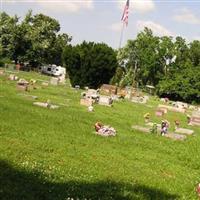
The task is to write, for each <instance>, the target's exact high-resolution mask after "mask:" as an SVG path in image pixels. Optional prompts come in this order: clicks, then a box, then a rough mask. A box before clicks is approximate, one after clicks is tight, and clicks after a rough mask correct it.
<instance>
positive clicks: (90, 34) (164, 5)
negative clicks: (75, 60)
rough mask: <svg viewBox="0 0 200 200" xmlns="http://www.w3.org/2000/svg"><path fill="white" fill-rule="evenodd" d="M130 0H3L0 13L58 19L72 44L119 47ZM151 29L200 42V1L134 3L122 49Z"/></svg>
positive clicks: (146, 0) (132, 0)
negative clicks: (128, 42)
mask: <svg viewBox="0 0 200 200" xmlns="http://www.w3.org/2000/svg"><path fill="white" fill-rule="evenodd" d="M125 4H126V0H0V10H1V11H5V12H6V13H8V14H9V15H15V14H16V15H17V16H20V17H21V18H23V17H24V16H25V14H26V13H27V11H28V10H30V9H31V10H32V11H33V14H37V13H43V14H46V15H48V16H50V17H53V18H55V19H57V20H58V21H59V23H60V25H61V32H62V33H67V34H69V35H70V36H72V44H74V45H75V44H79V43H81V42H82V41H83V40H86V41H94V42H104V43H107V44H108V45H109V46H111V47H113V48H116V49H117V48H118V47H119V43H120V35H121V30H122V25H123V23H122V22H121V17H122V14H123V10H124V7H125ZM144 27H149V28H151V29H152V30H153V32H154V34H155V35H158V36H163V35H167V36H173V37H176V36H182V37H184V38H185V39H186V41H187V42H190V41H192V40H195V39H199V40H200V0H130V6H129V19H128V26H127V27H125V28H124V31H123V40H122V46H124V45H125V44H126V42H127V40H128V39H135V38H136V35H137V34H138V33H139V32H140V31H142V30H143V29H144Z"/></svg>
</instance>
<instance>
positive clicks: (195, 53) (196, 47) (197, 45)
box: [189, 40, 200, 66]
mask: <svg viewBox="0 0 200 200" xmlns="http://www.w3.org/2000/svg"><path fill="white" fill-rule="evenodd" d="M189 46H190V50H189V58H190V60H191V62H192V64H193V66H199V65H200V41H198V40H194V41H193V42H191V43H190V44H189Z"/></svg>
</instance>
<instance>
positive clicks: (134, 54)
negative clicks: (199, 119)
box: [0, 11, 200, 103]
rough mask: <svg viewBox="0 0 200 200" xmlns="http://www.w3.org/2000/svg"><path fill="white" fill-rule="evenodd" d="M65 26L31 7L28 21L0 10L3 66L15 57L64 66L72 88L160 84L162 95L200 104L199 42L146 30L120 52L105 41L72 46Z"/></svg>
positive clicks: (0, 44)
mask: <svg viewBox="0 0 200 200" xmlns="http://www.w3.org/2000/svg"><path fill="white" fill-rule="evenodd" d="M71 41H72V37H71V36H69V35H68V34H66V33H62V34H61V33H60V24H59V22H58V21H57V20H56V19H53V18H51V17H49V16H46V15H44V14H36V15H33V13H32V11H29V12H28V13H27V14H26V16H25V17H24V19H21V18H19V17H18V16H9V15H8V14H7V13H5V12H2V13H0V65H1V64H4V63H5V62H8V60H10V61H14V62H15V63H19V62H29V63H32V65H33V66H35V67H37V66H39V65H41V64H56V65H62V66H65V67H66V69H67V72H68V75H69V78H70V81H71V84H72V86H75V85H80V86H81V87H84V86H89V87H91V88H97V87H99V86H100V85H101V84H103V83H111V84H115V85H117V86H119V87H125V86H134V87H136V86H139V87H142V88H144V87H145V86H146V85H152V86H155V87H156V93H157V94H158V95H159V96H162V97H169V98H170V99H173V100H183V101H187V102H196V103H199V102H200V70H199V69H200V41H198V40H194V41H192V42H190V43H189V44H188V43H187V42H186V40H185V39H184V38H182V37H180V36H178V37H176V38H172V37H168V36H163V37H158V36H155V35H154V34H153V32H152V31H151V30H150V29H148V28H145V29H144V30H143V31H141V32H140V33H138V35H137V37H136V38H135V39H133V40H128V41H127V44H126V45H125V46H124V47H123V48H121V49H118V50H114V49H112V48H111V47H109V46H108V45H107V44H105V43H94V42H86V41H84V42H82V43H81V44H78V45H71Z"/></svg>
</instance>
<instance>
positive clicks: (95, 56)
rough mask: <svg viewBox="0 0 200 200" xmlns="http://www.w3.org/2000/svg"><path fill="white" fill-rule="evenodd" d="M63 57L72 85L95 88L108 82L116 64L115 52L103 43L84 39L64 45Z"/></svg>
mask: <svg viewBox="0 0 200 200" xmlns="http://www.w3.org/2000/svg"><path fill="white" fill-rule="evenodd" d="M63 59H64V62H65V65H66V68H67V71H68V74H69V78H70V81H71V84H72V85H73V86H75V85H80V86H81V87H84V86H89V87H91V88H97V87H99V86H100V85H102V84H103V83H109V81H110V79H111V78H112V77H113V75H114V73H115V70H116V68H117V66H118V64H117V59H116V52H115V51H114V50H113V49H112V48H111V47H109V46H107V45H106V44H104V43H93V42H88V43H87V42H85V41H84V42H83V43H82V44H80V45H76V46H75V47H72V46H70V47H66V49H65V51H64V54H63Z"/></svg>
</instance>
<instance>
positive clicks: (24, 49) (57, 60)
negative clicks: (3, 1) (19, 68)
mask: <svg viewBox="0 0 200 200" xmlns="http://www.w3.org/2000/svg"><path fill="white" fill-rule="evenodd" d="M59 30H60V24H59V22H58V21H57V20H55V19H53V18H51V17H49V16H46V15H43V14H36V15H34V16H33V15H32V11H29V12H28V13H27V14H26V16H25V18H24V19H23V20H21V22H19V20H18V17H17V16H14V17H10V16H9V15H7V14H6V13H1V14H0V54H1V55H0V56H2V57H9V58H10V59H12V60H15V62H16V63H17V62H25V61H28V62H32V63H47V64H59V65H61V64H62V52H63V49H64V47H65V46H66V45H68V43H69V42H70V41H71V37H69V36H68V35H67V34H58V32H59Z"/></svg>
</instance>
